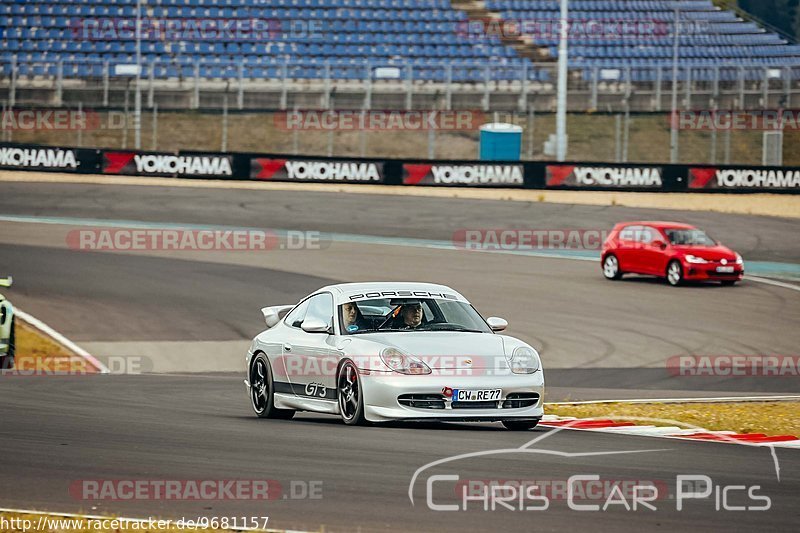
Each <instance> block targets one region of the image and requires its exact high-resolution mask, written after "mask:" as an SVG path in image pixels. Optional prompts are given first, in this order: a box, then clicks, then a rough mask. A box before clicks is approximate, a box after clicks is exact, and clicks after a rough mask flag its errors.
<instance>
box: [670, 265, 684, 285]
mask: <svg viewBox="0 0 800 533" xmlns="http://www.w3.org/2000/svg"><path fill="white" fill-rule="evenodd" d="M667 283H669V284H670V285H672V286H673V287H677V286H678V285H680V284H681V283H683V267H682V266H681V263H680V261H670V262H669V264H668V265H667Z"/></svg>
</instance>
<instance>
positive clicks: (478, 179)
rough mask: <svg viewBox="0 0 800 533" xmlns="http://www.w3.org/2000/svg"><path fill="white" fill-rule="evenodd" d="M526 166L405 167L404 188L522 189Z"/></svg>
mask: <svg viewBox="0 0 800 533" xmlns="http://www.w3.org/2000/svg"><path fill="white" fill-rule="evenodd" d="M524 175H525V171H524V167H523V165H503V164H494V165H492V164H478V163H475V164H457V163H452V164H439V165H432V164H409V163H406V164H404V165H403V184H404V185H451V186H459V187H465V186H466V187H522V186H523V184H524Z"/></svg>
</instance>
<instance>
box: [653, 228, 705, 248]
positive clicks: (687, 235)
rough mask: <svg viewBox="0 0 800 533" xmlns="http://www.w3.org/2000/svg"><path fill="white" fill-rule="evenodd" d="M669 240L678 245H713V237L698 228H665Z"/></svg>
mask: <svg viewBox="0 0 800 533" xmlns="http://www.w3.org/2000/svg"><path fill="white" fill-rule="evenodd" d="M664 232H665V233H666V234H667V238H668V239H669V242H671V243H672V244H675V245H678V246H714V245H715V244H717V243H716V242H714V239H712V238H711V237H709V236H708V235H706V233H705V232H704V231H700V230H699V229H666V230H664Z"/></svg>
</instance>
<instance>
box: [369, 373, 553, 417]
mask: <svg viewBox="0 0 800 533" xmlns="http://www.w3.org/2000/svg"><path fill="white" fill-rule="evenodd" d="M361 381H362V386H363V392H364V408H365V415H366V417H367V420H370V421H372V422H384V421H390V420H451V421H456V420H460V421H465V420H474V421H485V422H489V421H499V420H533V419H538V418H541V417H542V415H543V414H544V410H543V405H544V373H543V372H542V371H541V370H539V371H537V372H534V373H533V374H510V373H509V374H508V375H501V376H498V375H495V376H452V375H446V374H442V373H437V372H436V371H434V372H433V373H432V374H428V375H422V376H408V375H403V374H398V373H394V372H374V371H372V372H370V373H369V374H362V375H361ZM447 389H467V390H485V389H501V390H502V394H501V397H500V399H499V400H497V401H494V402H457V403H454V402H453V401H451V399H450V398H448V397H447V396H446V394H445V391H446V390H447Z"/></svg>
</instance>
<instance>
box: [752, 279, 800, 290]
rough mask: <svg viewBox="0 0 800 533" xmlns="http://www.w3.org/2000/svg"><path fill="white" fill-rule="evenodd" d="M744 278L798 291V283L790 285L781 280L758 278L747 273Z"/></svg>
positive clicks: (799, 286)
mask: <svg viewBox="0 0 800 533" xmlns="http://www.w3.org/2000/svg"><path fill="white" fill-rule="evenodd" d="M745 279H748V280H750V281H755V282H758V283H764V284H765V285H774V286H776V287H781V288H782V289H790V290H793V291H800V285H792V284H791V283H784V282H782V281H776V280H774V279H767V278H759V277H756V276H748V275H745Z"/></svg>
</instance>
